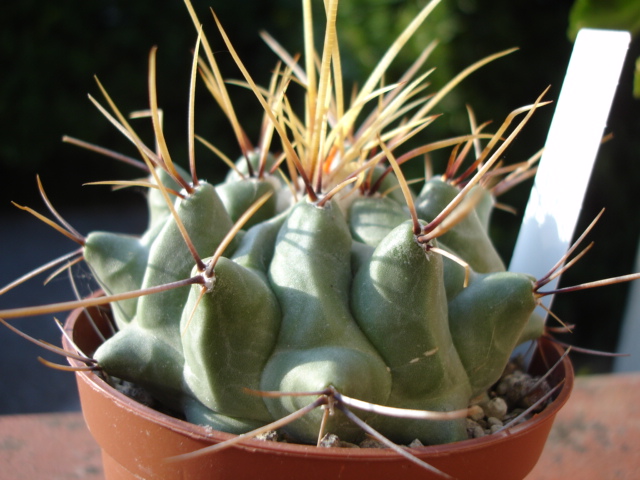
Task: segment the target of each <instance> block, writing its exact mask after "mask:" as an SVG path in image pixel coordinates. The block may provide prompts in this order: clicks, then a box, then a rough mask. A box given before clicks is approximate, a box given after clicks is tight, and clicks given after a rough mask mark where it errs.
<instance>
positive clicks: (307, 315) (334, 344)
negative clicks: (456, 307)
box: [262, 200, 391, 442]
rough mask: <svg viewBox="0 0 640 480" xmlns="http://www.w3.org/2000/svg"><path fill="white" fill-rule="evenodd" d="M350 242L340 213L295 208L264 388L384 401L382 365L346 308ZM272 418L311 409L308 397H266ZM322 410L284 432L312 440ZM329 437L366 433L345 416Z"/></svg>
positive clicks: (286, 229)
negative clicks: (328, 390) (278, 325)
mask: <svg viewBox="0 0 640 480" xmlns="http://www.w3.org/2000/svg"><path fill="white" fill-rule="evenodd" d="M351 243H352V241H351V236H350V235H349V229H348V226H347V223H346V220H345V219H344V217H343V216H342V213H341V212H340V211H339V209H338V208H335V207H333V208H332V206H331V205H330V204H329V205H327V206H325V207H323V208H320V207H317V206H315V205H313V204H311V203H308V202H307V201H304V200H303V201H301V202H300V203H298V204H296V205H295V206H294V207H293V209H292V211H291V213H290V215H289V217H288V218H287V222H286V223H285V224H284V225H283V227H282V229H281V230H280V233H279V235H278V239H277V241H276V247H275V253H274V257H273V260H272V262H271V265H270V268H269V280H270V282H271V284H272V287H273V290H274V292H275V294H276V296H277V298H278V300H279V302H280V307H281V308H282V314H283V317H282V326H281V330H280V336H279V338H278V343H277V346H276V350H275V352H274V354H273V356H272V357H271V359H270V360H269V362H268V363H267V366H266V368H265V370H264V373H263V377H262V388H263V389H264V390H277V391H281V392H311V391H318V390H322V389H325V388H327V387H329V386H333V387H335V388H336V389H337V390H338V391H340V392H341V393H343V394H345V395H348V396H352V397H355V398H359V399H362V400H366V401H370V402H374V403H384V402H386V400H387V397H388V395H389V391H390V388H391V379H390V375H389V372H388V371H387V367H386V365H385V363H384V361H383V360H382V359H381V358H380V356H379V355H378V353H377V352H376V351H375V349H374V348H373V347H372V346H371V344H370V343H369V342H368V340H367V339H366V338H365V336H364V335H363V333H362V332H361V331H360V329H359V328H358V326H357V325H356V323H355V321H354V319H353V317H352V316H351V312H350V310H349V293H348V292H349V288H350V284H351V264H350V255H351ZM265 401H266V402H267V406H268V408H269V410H270V411H271V413H272V415H273V416H274V418H280V417H282V416H284V415H286V414H289V413H291V412H293V411H295V410H298V409H299V408H301V407H303V406H304V405H306V404H308V403H310V402H311V401H312V399H310V398H309V397H292V396H284V397H281V398H275V399H265ZM321 420H322V412H319V411H314V412H312V413H311V414H309V415H306V416H305V417H304V418H302V419H300V420H297V421H295V422H293V423H291V424H290V425H288V426H287V427H286V429H287V431H289V432H290V433H292V434H293V435H294V436H295V437H296V438H297V439H299V440H301V441H304V442H314V441H315V440H316V438H317V435H318V432H319V427H320V423H321ZM327 428H328V431H331V432H332V433H335V434H337V435H338V436H340V438H341V439H343V440H346V441H352V440H354V439H356V438H359V437H361V436H362V432H361V431H360V430H359V429H358V428H357V427H355V426H354V425H352V424H351V423H350V422H349V421H348V420H347V419H346V418H345V417H344V416H343V415H341V414H340V413H336V414H335V415H334V416H332V417H331V418H330V419H329V426H328V427H327Z"/></svg>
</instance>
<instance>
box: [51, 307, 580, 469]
mask: <svg viewBox="0 0 640 480" xmlns="http://www.w3.org/2000/svg"><path fill="white" fill-rule="evenodd" d="M90 310H91V309H90ZM91 312H92V316H93V318H94V319H95V320H96V321H98V322H99V323H100V325H99V328H100V329H101V330H102V331H103V332H104V333H105V335H107V336H108V333H107V332H108V331H109V330H108V327H107V321H106V320H105V319H104V317H103V316H101V315H100V313H99V312H98V311H97V310H96V309H93V310H91ZM65 330H66V332H67V334H68V335H69V336H70V338H72V339H73V341H74V342H75V344H76V345H77V346H78V347H79V348H80V349H81V350H82V351H83V352H84V353H85V354H87V355H92V354H93V352H94V351H95V349H96V348H97V347H98V345H99V344H100V341H101V340H100V339H99V337H98V336H97V335H96V333H95V331H94V330H93V329H92V327H91V326H90V324H89V322H88V320H87V316H86V314H85V313H84V311H83V310H76V311H74V312H72V313H71V315H70V316H69V318H68V319H67V322H66V325H65ZM63 342H64V346H65V348H66V349H67V350H70V351H74V349H73V347H72V346H71V345H70V343H69V342H68V340H67V339H66V338H63ZM542 352H543V353H542V355H540V354H538V355H537V356H536V358H535V359H534V362H533V364H532V368H531V371H532V373H541V372H543V371H546V367H545V366H544V365H545V362H546V364H549V365H550V364H553V363H554V362H555V361H556V360H557V359H558V358H559V357H560V355H561V353H562V351H561V349H559V348H558V347H557V346H555V345H553V344H552V343H550V342H548V341H543V342H542ZM542 357H544V361H543V358H542ZM70 363H71V364H72V365H74V366H79V365H82V364H80V363H78V362H77V361H74V360H72V359H71V360H70ZM573 376H574V374H573V368H572V366H571V362H570V361H569V360H568V358H565V359H564V360H563V362H562V364H561V365H560V366H559V367H558V368H556V370H555V371H554V373H553V374H552V375H551V379H550V382H551V384H552V385H555V384H557V383H559V382H561V381H562V380H564V383H563V385H562V387H561V388H560V389H559V391H558V393H557V394H556V398H555V399H554V401H553V402H552V403H551V405H550V406H548V407H547V408H546V409H545V410H544V411H543V412H541V413H540V414H538V415H536V416H535V417H534V418H532V419H531V420H528V421H526V422H524V423H522V424H520V425H518V426H516V427H514V428H511V429H509V430H507V431H505V432H503V433H498V434H494V435H489V436H486V437H483V438H479V439H472V440H465V441H462V442H457V443H455V444H448V445H441V446H432V447H422V448H417V449H413V450H412V451H413V452H414V453H415V454H416V455H417V456H418V457H419V458H421V459H423V460H425V461H426V462H428V463H429V464H431V465H433V466H435V467H436V468H438V469H440V470H442V471H444V472H447V473H448V474H449V475H451V476H452V477H454V478H459V479H474V480H482V479H491V480H499V479H508V480H514V479H520V478H524V477H525V476H526V475H527V473H528V472H529V471H531V469H532V468H533V466H534V465H535V463H536V462H537V461H538V458H539V457H540V454H541V452H542V449H543V446H544V444H545V441H546V439H547V436H548V434H549V431H550V430H551V425H552V423H553V420H554V418H555V415H556V413H557V412H558V410H560V408H561V407H562V406H563V405H564V403H565V402H566V401H567V399H568V398H569V394H570V392H571V389H572V387H573ZM77 381H78V388H79V391H80V400H81V404H82V409H83V413H84V418H85V421H86V423H87V426H88V427H89V430H90V431H91V433H92V435H93V436H94V438H95V439H96V441H97V442H98V444H99V445H100V447H101V448H102V457H103V462H104V471H105V476H106V478H107V479H108V480H114V479H140V478H145V479H179V478H184V479H190V480H198V479H205V478H206V479H209V480H211V479H234V480H238V479H240V480H242V479H255V480H258V479H260V480H269V479H278V480H282V479H284V478H287V479H298V478H304V479H306V480H313V479H322V480H327V479H338V478H344V479H366V480H375V479H384V480H389V479H392V478H401V479H403V480H409V479H423V480H424V479H430V478H440V477H436V476H434V475H432V474H430V473H429V472H427V471H425V470H424V469H422V468H420V467H418V466H417V465H415V464H413V463H411V462H409V461H407V460H406V459H404V458H402V457H401V456H399V455H398V454H397V453H395V452H393V451H391V450H386V449H340V448H316V447H314V446H304V445H292V444H283V443H274V442H262V441H258V440H248V441H246V442H245V443H244V444H242V445H240V446H237V447H232V448H228V449H226V450H223V451H221V452H218V453H214V454H209V455H205V456H201V457H199V458H197V459H194V460H190V461H184V462H180V463H170V462H167V461H166V459H167V458H168V457H171V456H174V455H178V454H181V453H187V452H192V451H194V450H197V449H200V448H202V447H206V446H208V445H211V444H213V443H218V442H221V441H224V440H227V439H229V438H232V435H230V434H227V433H223V432H218V431H214V430H211V429H210V428H209V429H208V428H205V427H201V426H197V425H193V424H190V423H187V422H184V421H181V420H178V419H176V418H173V417H170V416H167V415H164V414H162V413H159V412H157V411H155V410H153V409H150V408H147V407H145V406H143V405H141V404H139V403H137V402H135V401H133V400H131V399H130V398H128V397H126V396H124V395H122V394H121V393H119V392H118V391H116V390H115V389H113V388H112V387H111V386H109V385H108V384H107V383H106V382H104V381H103V380H102V379H101V378H100V377H99V376H98V375H96V374H94V373H92V372H77Z"/></svg>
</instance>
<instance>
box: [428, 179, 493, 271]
mask: <svg viewBox="0 0 640 480" xmlns="http://www.w3.org/2000/svg"><path fill="white" fill-rule="evenodd" d="M458 192H459V190H458V189H457V188H456V187H455V186H453V185H451V184H449V183H447V182H445V181H443V180H442V179H441V178H439V177H434V178H432V179H431V180H428V181H427V182H426V183H425V185H424V187H423V189H422V191H421V192H420V195H419V196H418V198H417V200H416V210H417V211H418V216H419V217H420V218H421V219H423V220H426V221H431V220H433V219H434V218H435V217H436V216H437V215H438V214H439V213H440V212H441V211H442V210H443V209H444V208H445V207H446V206H447V205H448V204H449V202H450V201H451V200H453V198H454V197H455V196H456V195H457V194H458ZM439 242H440V243H441V244H444V245H446V246H447V247H448V248H449V249H450V250H451V251H452V252H454V253H455V254H456V255H457V256H459V257H460V258H462V260H464V261H466V262H467V263H468V264H469V265H470V266H471V268H472V269H473V270H475V271H476V272H478V273H488V272H500V271H504V269H505V267H504V263H503V262H502V259H501V258H500V256H499V255H498V252H497V251H496V249H495V247H494V246H493V244H492V243H491V239H490V238H489V236H488V234H487V231H486V229H485V228H484V227H483V225H482V223H481V222H480V219H479V218H478V215H477V214H476V212H475V211H471V212H469V214H468V215H467V216H466V217H465V218H464V219H463V220H462V221H460V223H458V224H457V225H455V226H454V227H453V228H452V229H451V230H449V231H448V232H447V233H445V234H444V235H442V236H441V237H440V238H439Z"/></svg>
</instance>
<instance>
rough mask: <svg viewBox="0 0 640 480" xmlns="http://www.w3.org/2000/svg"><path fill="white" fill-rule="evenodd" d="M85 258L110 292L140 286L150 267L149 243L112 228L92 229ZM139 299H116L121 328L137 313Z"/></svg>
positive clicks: (115, 314) (94, 273)
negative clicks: (99, 230) (112, 230)
mask: <svg viewBox="0 0 640 480" xmlns="http://www.w3.org/2000/svg"><path fill="white" fill-rule="evenodd" d="M83 255H84V259H85V261H86V262H87V265H89V267H90V268H91V272H92V273H93V276H94V278H95V279H96V281H97V282H98V284H99V285H100V287H101V288H102V289H103V290H104V292H105V293H106V294H108V295H113V294H118V293H124V292H129V291H132V290H138V289H139V288H140V286H141V285H142V280H143V278H144V272H145V270H146V267H147V259H148V256H149V245H148V244H145V243H144V241H143V240H142V239H140V238H139V237H134V236H131V235H121V234H117V233H110V232H92V233H90V234H89V235H88V236H87V239H86V241H85V244H84V247H83ZM137 304H138V301H137V299H135V298H133V299H130V300H122V301H120V302H114V303H112V305H111V306H112V308H113V316H114V319H115V321H116V325H117V326H118V328H119V329H123V328H124V327H125V326H126V325H128V324H129V323H130V322H131V320H132V319H133V317H134V316H135V314H136V307H137Z"/></svg>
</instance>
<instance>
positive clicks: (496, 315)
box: [449, 272, 536, 395]
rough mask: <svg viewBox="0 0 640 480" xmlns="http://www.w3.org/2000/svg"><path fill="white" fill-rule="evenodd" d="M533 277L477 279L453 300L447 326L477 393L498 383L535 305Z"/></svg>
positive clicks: (508, 274)
mask: <svg viewBox="0 0 640 480" xmlns="http://www.w3.org/2000/svg"><path fill="white" fill-rule="evenodd" d="M534 284H535V279H534V278H532V277H531V276H529V275H525V274H520V273H513V272H494V273H487V274H480V275H477V276H476V277H475V278H474V279H473V281H472V282H471V283H470V284H469V286H468V287H467V288H465V289H464V290H463V291H461V292H460V293H459V294H458V295H457V296H456V297H455V298H454V299H453V300H452V301H451V302H449V327H450V329H451V335H452V337H453V342H454V344H455V346H456V348H457V350H458V352H459V353H460V358H461V359H462V363H463V364H464V367H465V369H466V371H467V375H468V376H469V380H470V381H471V386H472V388H473V393H474V395H479V394H481V393H483V392H484V391H486V390H487V389H488V388H489V387H490V386H491V385H493V383H495V382H496V381H498V379H499V378H500V375H501V374H502V371H503V370H504V366H505V364H506V363H507V361H508V360H509V356H510V355H511V353H512V352H513V349H514V348H515V347H516V345H517V344H518V341H519V339H520V336H521V334H522V332H523V330H524V328H525V325H526V324H527V322H528V321H529V318H530V317H531V315H532V313H533V310H534V309H535V307H536V299H535V295H534V291H533V290H534Z"/></svg>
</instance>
